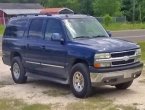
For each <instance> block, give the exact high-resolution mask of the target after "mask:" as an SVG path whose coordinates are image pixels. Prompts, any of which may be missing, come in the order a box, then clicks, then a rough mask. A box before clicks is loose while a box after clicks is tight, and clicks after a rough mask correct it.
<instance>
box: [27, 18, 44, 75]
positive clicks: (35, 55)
mask: <svg viewBox="0 0 145 110" xmlns="http://www.w3.org/2000/svg"><path fill="white" fill-rule="evenodd" d="M44 24H45V19H43V18H35V19H32V20H31V21H30V27H29V29H28V32H27V40H26V42H25V47H26V48H25V55H26V58H25V63H26V68H27V69H29V71H30V72H34V73H40V72H41V61H42V59H43V53H42V50H43V46H44V45H43V42H44V34H43V33H44V32H43V30H44Z"/></svg>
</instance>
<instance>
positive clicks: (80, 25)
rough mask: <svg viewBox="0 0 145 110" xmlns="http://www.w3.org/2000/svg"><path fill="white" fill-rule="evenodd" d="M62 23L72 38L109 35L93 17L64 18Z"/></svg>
mask: <svg viewBox="0 0 145 110" xmlns="http://www.w3.org/2000/svg"><path fill="white" fill-rule="evenodd" d="M64 24H65V26H66V28H67V33H68V35H69V37H70V38H72V39H77V38H99V37H109V36H108V34H107V32H106V31H105V29H104V28H103V27H102V25H101V24H100V23H99V22H98V21H97V20H96V19H95V18H75V19H64Z"/></svg>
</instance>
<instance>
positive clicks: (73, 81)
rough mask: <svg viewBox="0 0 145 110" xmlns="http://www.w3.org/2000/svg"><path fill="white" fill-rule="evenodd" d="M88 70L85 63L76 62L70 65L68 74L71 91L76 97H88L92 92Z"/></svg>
mask: <svg viewBox="0 0 145 110" xmlns="http://www.w3.org/2000/svg"><path fill="white" fill-rule="evenodd" d="M89 74H90V73H89V70H88V68H87V66H86V65H85V64H82V63H78V64H76V65H74V66H73V67H72V70H71V76H70V87H71V91H72V93H73V94H74V96H76V97H77V98H85V97H89V96H90V95H91V94H92V86H91V81H90V75H89Z"/></svg>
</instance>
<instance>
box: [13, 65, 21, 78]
mask: <svg viewBox="0 0 145 110" xmlns="http://www.w3.org/2000/svg"><path fill="white" fill-rule="evenodd" d="M13 74H14V77H15V78H16V79H19V77H20V67H19V65H18V63H14V65H13Z"/></svg>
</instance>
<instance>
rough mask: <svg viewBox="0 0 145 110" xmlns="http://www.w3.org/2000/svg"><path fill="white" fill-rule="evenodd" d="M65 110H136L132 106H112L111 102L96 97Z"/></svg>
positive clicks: (67, 107) (73, 104)
mask: <svg viewBox="0 0 145 110" xmlns="http://www.w3.org/2000/svg"><path fill="white" fill-rule="evenodd" d="M66 110H137V108H136V107H135V106H134V105H132V106H122V105H114V104H113V101H111V100H106V99H104V98H101V97H98V96H96V97H92V98H88V99H82V100H81V101H80V102H74V103H70V104H68V105H67V106H66Z"/></svg>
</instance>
